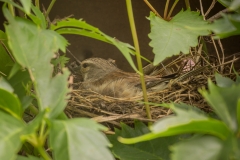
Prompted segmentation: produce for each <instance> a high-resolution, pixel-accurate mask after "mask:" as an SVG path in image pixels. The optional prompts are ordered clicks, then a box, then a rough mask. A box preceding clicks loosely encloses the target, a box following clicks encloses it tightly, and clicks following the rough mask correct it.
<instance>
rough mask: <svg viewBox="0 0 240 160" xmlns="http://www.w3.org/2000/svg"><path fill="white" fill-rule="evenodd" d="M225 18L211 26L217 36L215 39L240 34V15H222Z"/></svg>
mask: <svg viewBox="0 0 240 160" xmlns="http://www.w3.org/2000/svg"><path fill="white" fill-rule="evenodd" d="M222 16H223V18H221V19H218V20H216V21H214V23H213V24H211V30H212V31H213V32H214V33H215V34H216V36H215V37H214V38H227V37H230V36H233V35H239V34H240V14H222Z"/></svg>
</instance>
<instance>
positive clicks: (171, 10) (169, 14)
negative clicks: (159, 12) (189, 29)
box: [167, 0, 179, 20]
mask: <svg viewBox="0 0 240 160" xmlns="http://www.w3.org/2000/svg"><path fill="white" fill-rule="evenodd" d="M178 2H179V0H175V2H174V3H173V5H172V7H171V9H170V11H169V13H168V16H167V19H168V20H170V17H171V15H172V12H173V9H174V8H175V6H176V5H177V3H178Z"/></svg>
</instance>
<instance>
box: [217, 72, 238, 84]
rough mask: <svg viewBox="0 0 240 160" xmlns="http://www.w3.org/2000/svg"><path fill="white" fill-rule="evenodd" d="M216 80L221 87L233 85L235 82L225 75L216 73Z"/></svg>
mask: <svg viewBox="0 0 240 160" xmlns="http://www.w3.org/2000/svg"><path fill="white" fill-rule="evenodd" d="M215 78H216V82H217V85H218V86H219V87H231V86H232V85H233V84H234V81H233V80H231V79H230V78H228V77H223V76H222V75H220V74H218V73H216V74H215Z"/></svg>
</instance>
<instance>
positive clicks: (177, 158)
mask: <svg viewBox="0 0 240 160" xmlns="http://www.w3.org/2000/svg"><path fill="white" fill-rule="evenodd" d="M222 148H223V143H222V142H221V141H220V140H219V139H218V138H216V137H211V136H203V137H197V138H194V139H190V140H185V141H182V142H180V143H177V144H175V145H173V146H172V147H171V150H172V151H173V153H172V155H171V157H172V160H193V159H194V160H219V158H220V153H221V152H222Z"/></svg>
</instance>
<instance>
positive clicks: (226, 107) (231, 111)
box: [200, 80, 240, 132]
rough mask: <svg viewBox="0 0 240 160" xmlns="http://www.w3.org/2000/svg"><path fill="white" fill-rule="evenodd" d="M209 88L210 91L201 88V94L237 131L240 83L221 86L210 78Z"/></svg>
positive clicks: (227, 123)
mask: <svg viewBox="0 0 240 160" xmlns="http://www.w3.org/2000/svg"><path fill="white" fill-rule="evenodd" d="M208 88H209V92H208V91H206V90H201V91H200V92H201V94H202V95H203V97H204V98H205V100H206V101H207V102H208V103H209V104H210V105H211V107H212V108H213V109H214V111H215V112H216V114H217V115H218V116H219V117H220V118H221V119H222V120H223V121H224V123H225V124H226V125H227V126H228V127H229V128H230V129H231V130H232V131H234V132H235V131H236V129H237V119H236V109H237V108H236V107H237V103H238V99H239V98H240V92H239V90H240V85H232V86H231V87H228V88H226V87H225V88H221V87H218V86H216V85H214V84H213V82H212V81H210V80H209V81H208Z"/></svg>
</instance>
